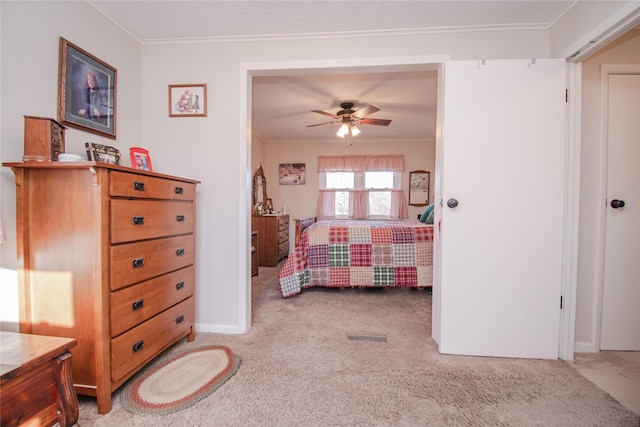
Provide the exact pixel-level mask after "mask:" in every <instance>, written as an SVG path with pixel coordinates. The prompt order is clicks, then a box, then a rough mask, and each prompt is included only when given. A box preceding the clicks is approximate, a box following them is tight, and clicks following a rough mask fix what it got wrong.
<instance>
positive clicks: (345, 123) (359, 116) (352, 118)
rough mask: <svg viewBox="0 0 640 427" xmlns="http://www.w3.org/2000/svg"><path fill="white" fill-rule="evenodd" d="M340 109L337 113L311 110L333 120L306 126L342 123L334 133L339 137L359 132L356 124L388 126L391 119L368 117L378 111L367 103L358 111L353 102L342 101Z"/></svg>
mask: <svg viewBox="0 0 640 427" xmlns="http://www.w3.org/2000/svg"><path fill="white" fill-rule="evenodd" d="M340 107H342V110H340V111H338V112H337V113H335V114H333V113H328V112H326V111H322V110H311V111H312V112H313V113H318V114H322V115H325V116H329V117H331V118H333V119H334V120H332V121H330V122H324V123H316V124H314V125H307V127H308V128H310V127H314V126H321V125H328V124H333V123H342V125H341V126H340V128H339V129H338V132H337V133H336V135H338V136H339V137H340V138H344V137H345V136H346V135H351V136H356V135H357V134H359V133H360V129H358V128H357V127H356V124H360V125H377V126H389V124H390V123H391V120H388V119H370V118H367V116H368V115H370V114H373V113H375V112H377V111H380V109H379V108H378V107H374V106H373V105H367V106H366V107H364V108H361V109H359V110H358V111H355V110H353V102H343V103H341V104H340Z"/></svg>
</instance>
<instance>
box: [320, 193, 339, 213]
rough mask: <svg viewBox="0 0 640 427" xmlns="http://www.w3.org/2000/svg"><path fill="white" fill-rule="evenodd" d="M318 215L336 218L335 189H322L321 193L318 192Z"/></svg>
mask: <svg viewBox="0 0 640 427" xmlns="http://www.w3.org/2000/svg"><path fill="white" fill-rule="evenodd" d="M316 216H317V217H319V218H335V216H336V192H335V190H320V193H318V203H317V204H316Z"/></svg>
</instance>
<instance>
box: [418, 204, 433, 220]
mask: <svg viewBox="0 0 640 427" xmlns="http://www.w3.org/2000/svg"><path fill="white" fill-rule="evenodd" d="M429 216H431V222H428V218H429ZM420 222H424V223H425V224H433V203H432V204H430V205H429V206H427V207H426V208H425V209H424V211H423V212H422V215H420Z"/></svg>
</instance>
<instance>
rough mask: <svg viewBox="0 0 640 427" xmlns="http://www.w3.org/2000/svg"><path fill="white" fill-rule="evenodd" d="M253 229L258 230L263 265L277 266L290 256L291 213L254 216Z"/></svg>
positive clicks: (252, 219)
mask: <svg viewBox="0 0 640 427" xmlns="http://www.w3.org/2000/svg"><path fill="white" fill-rule="evenodd" d="M251 229H252V230H254V231H257V232H258V236H259V238H258V259H259V264H260V266H261V267H275V266H277V265H278V262H280V261H281V260H282V259H284V258H286V257H287V256H289V215H275V214H272V215H257V216H253V217H251Z"/></svg>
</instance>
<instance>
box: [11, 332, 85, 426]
mask: <svg viewBox="0 0 640 427" xmlns="http://www.w3.org/2000/svg"><path fill="white" fill-rule="evenodd" d="M75 346H76V340H74V339H70V338H60V337H47V336H42V335H30V334H17V333H13V332H0V373H1V374H2V377H1V380H0V395H1V396H2V397H1V398H2V407H1V408H0V423H1V425H2V426H3V427H4V426H19V425H38V426H51V425H54V424H56V422H57V423H59V424H60V425H61V426H63V427H66V426H72V425H75V424H76V423H77V422H78V397H77V395H76V392H75V390H74V388H73V380H72V378H71V353H70V351H69V349H71V348H73V347H75Z"/></svg>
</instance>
